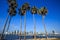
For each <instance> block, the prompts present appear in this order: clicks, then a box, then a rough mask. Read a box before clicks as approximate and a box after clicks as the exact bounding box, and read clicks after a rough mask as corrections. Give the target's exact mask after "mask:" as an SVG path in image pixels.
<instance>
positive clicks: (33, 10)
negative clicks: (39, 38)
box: [31, 6, 37, 40]
mask: <svg viewBox="0 0 60 40" xmlns="http://www.w3.org/2000/svg"><path fill="white" fill-rule="evenodd" d="M31 13H32V14H33V21H34V39H35V40H36V22H35V18H34V14H36V13H37V8H36V7H35V6H33V7H32V8H31Z"/></svg>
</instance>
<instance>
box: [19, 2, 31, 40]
mask: <svg viewBox="0 0 60 40" xmlns="http://www.w3.org/2000/svg"><path fill="white" fill-rule="evenodd" d="M29 9H30V6H29V4H28V3H25V4H24V5H22V7H21V8H20V9H19V14H20V12H21V14H20V15H21V16H24V40H26V10H29ZM20 21H22V19H20ZM21 32H22V22H21V25H20V35H21ZM20 40H21V37H20Z"/></svg>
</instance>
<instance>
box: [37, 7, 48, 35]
mask: <svg viewBox="0 0 60 40" xmlns="http://www.w3.org/2000/svg"><path fill="white" fill-rule="evenodd" d="M38 13H39V14H40V15H42V23H43V25H44V30H45V33H46V36H47V31H46V25H45V23H44V17H45V16H46V14H47V9H46V7H42V8H41V9H39V10H38Z"/></svg>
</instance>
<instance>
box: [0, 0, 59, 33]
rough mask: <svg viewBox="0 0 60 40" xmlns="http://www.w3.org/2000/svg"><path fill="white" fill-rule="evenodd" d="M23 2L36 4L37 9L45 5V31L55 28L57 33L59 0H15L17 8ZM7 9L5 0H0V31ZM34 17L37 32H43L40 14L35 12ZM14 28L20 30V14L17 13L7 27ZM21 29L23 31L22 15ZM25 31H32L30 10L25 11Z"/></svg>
mask: <svg viewBox="0 0 60 40" xmlns="http://www.w3.org/2000/svg"><path fill="white" fill-rule="evenodd" d="M25 2H28V3H29V4H30V7H33V6H36V7H37V8H38V9H39V8H41V7H43V6H46V7H47V9H48V14H47V15H46V16H45V24H46V29H47V32H48V33H50V32H52V30H55V31H56V32H57V33H60V0H17V3H18V8H19V7H21V6H22V5H23V4H24V3H25ZM18 8H17V9H18ZM7 10H8V3H7V1H6V0H0V31H2V29H3V25H4V22H5V19H6V16H7V14H8V12H7ZM17 11H18V10H17ZM35 19H36V29H37V32H44V27H43V24H42V16H41V15H38V14H36V15H35ZM14 30H20V15H18V13H17V14H16V16H14V17H13V18H12V20H11V24H10V28H9V31H14ZM22 31H24V17H22ZM26 31H34V28H33V16H32V14H31V13H30V11H27V12H26Z"/></svg>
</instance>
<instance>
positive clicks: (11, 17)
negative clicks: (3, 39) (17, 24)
mask: <svg viewBox="0 0 60 40" xmlns="http://www.w3.org/2000/svg"><path fill="white" fill-rule="evenodd" d="M11 19H12V16H11V17H10V19H9V22H8V27H7V30H6V32H8V30H9V27H10V22H11Z"/></svg>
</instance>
